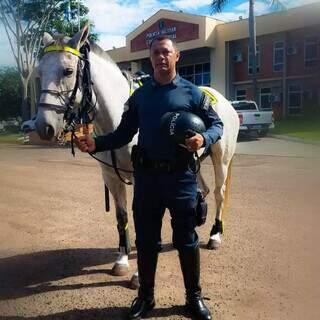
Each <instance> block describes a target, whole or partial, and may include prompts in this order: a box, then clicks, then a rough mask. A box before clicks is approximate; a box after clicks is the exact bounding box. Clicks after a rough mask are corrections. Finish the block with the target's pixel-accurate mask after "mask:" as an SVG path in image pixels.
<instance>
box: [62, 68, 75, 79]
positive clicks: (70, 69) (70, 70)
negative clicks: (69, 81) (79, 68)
mask: <svg viewBox="0 0 320 320" xmlns="http://www.w3.org/2000/svg"><path fill="white" fill-rule="evenodd" d="M72 73H73V69H72V68H66V69H64V70H63V75H64V76H66V77H70V76H71V75H72Z"/></svg>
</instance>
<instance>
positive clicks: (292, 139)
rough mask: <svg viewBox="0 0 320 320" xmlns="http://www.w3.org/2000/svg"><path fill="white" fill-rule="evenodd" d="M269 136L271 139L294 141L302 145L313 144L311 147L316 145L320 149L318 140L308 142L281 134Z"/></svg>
mask: <svg viewBox="0 0 320 320" xmlns="http://www.w3.org/2000/svg"><path fill="white" fill-rule="evenodd" d="M267 136H268V137H270V138H275V139H280V140H286V141H292V142H300V143H305V144H311V145H315V146H319V147H320V141H317V140H307V139H301V138H296V137H290V136H286V135H280V134H268V135H267Z"/></svg>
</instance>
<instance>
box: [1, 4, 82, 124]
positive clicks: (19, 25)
mask: <svg viewBox="0 0 320 320" xmlns="http://www.w3.org/2000/svg"><path fill="white" fill-rule="evenodd" d="M78 4H79V11H80V24H81V25H83V24H84V23H86V22H87V19H86V18H85V16H86V14H87V13H88V8H87V7H86V6H84V5H83V4H82V1H80V0H79V1H74V0H73V1H67V0H63V1H53V0H25V1H24V0H0V19H1V21H2V23H3V25H4V28H5V31H6V34H7V37H8V40H9V43H10V47H11V51H12V54H13V56H14V59H15V61H16V65H17V69H18V72H19V74H20V79H21V83H22V103H21V113H22V118H23V119H27V118H28V114H27V109H28V84H29V81H30V77H31V75H32V72H33V70H34V67H35V63H36V61H37V58H38V56H39V52H40V49H41V39H42V35H43V33H44V32H45V31H47V32H51V33H55V32H58V33H65V34H67V35H71V34H73V33H74V32H75V31H77V26H78V24H79V21H78V20H77V19H76V15H77V12H78ZM69 7H70V9H69ZM67 9H68V10H67ZM66 15H68V17H67V19H66V20H69V21H67V22H66V21H64V18H65V17H66Z"/></svg>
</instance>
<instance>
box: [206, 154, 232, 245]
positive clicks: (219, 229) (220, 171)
mask: <svg viewBox="0 0 320 320" xmlns="http://www.w3.org/2000/svg"><path fill="white" fill-rule="evenodd" d="M212 161H213V163H214V170H215V182H216V186H215V190H214V195H215V199H216V219H215V223H214V225H213V226H212V229H211V232H210V239H209V242H208V244H207V248H208V249H210V250H213V249H218V248H219V247H220V245H221V242H222V241H221V235H222V233H223V215H224V213H225V210H226V208H227V200H228V192H229V186H230V174H231V161H229V162H227V163H223V162H222V161H217V158H215V157H214V156H212ZM226 191H227V192H226Z"/></svg>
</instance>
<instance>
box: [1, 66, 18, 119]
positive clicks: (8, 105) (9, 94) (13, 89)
mask: <svg viewBox="0 0 320 320" xmlns="http://www.w3.org/2000/svg"><path fill="white" fill-rule="evenodd" d="M20 100H21V89H20V77H19V72H18V71H17V69H16V68H12V67H11V68H9V67H7V68H0V119H2V120H4V119H7V118H8V117H16V116H18V115H19V114H20V112H19V105H20Z"/></svg>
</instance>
